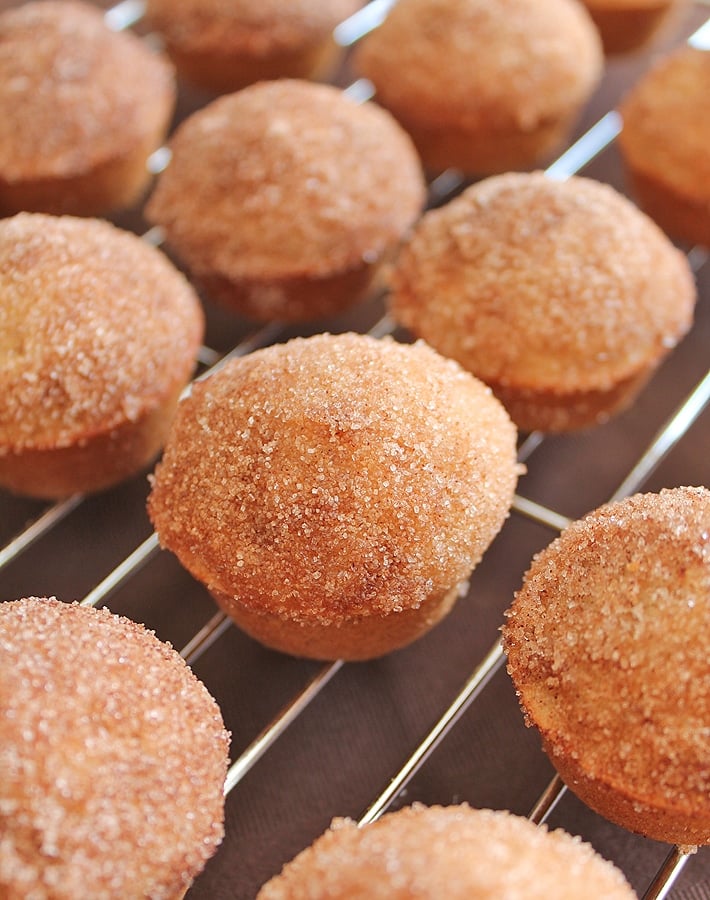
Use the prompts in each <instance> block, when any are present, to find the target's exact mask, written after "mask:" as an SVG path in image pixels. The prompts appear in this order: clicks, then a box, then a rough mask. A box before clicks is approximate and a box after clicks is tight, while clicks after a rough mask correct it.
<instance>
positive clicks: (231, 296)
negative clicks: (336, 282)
mask: <svg viewBox="0 0 710 900" xmlns="http://www.w3.org/2000/svg"><path fill="white" fill-rule="evenodd" d="M171 149H172V152H173V156H172V160H171V162H170V165H169V166H168V168H167V169H166V170H165V171H164V172H163V173H162V175H161V176H160V177H159V179H158V183H157V185H156V189H155V191H154V193H153V195H152V197H151V198H150V201H149V203H148V206H147V215H148V217H149V218H150V220H151V221H152V222H154V223H155V224H158V225H161V226H162V227H163V228H164V229H165V231H166V234H167V240H168V243H169V244H170V245H171V246H172V247H173V248H174V249H175V251H176V252H177V254H178V255H179V256H180V257H181V258H182V260H183V261H184V262H185V263H186V264H187V265H188V266H189V267H190V269H191V270H192V271H193V273H194V275H195V276H196V277H197V278H198V280H202V281H205V280H207V281H208V282H209V281H210V279H213V280H214V279H221V280H222V281H223V282H224V283H225V293H226V294H227V295H228V296H227V299H226V300H225V302H231V303H233V305H234V306H235V307H236V308H237V309H240V310H241V311H245V312H246V313H247V314H249V315H253V316H255V317H260V318H281V317H283V318H304V317H309V316H310V317H313V316H314V315H316V316H317V315H321V314H323V309H322V305H321V303H320V297H319V291H320V290H321V289H322V287H323V283H324V282H325V283H327V280H328V279H329V278H331V277H334V276H341V275H343V274H346V273H348V272H351V271H354V270H358V269H359V268H361V267H363V266H364V267H368V266H373V265H376V264H377V263H379V262H380V261H382V259H383V258H384V257H386V256H387V255H388V253H391V252H392V251H393V250H394V248H395V247H396V246H397V245H398V243H399V241H400V239H401V238H402V236H403V234H404V233H405V232H406V231H407V229H408V228H409V227H410V225H411V224H412V223H413V222H414V220H415V219H416V218H417V216H418V215H419V212H420V210H421V208H422V206H423V204H424V199H425V191H424V181H423V176H422V173H421V167H420V165H419V161H418V159H417V156H416V153H415V152H414V149H413V148H412V146H411V142H410V140H409V138H408V137H407V136H406V135H405V134H404V132H403V131H402V130H401V128H400V127H399V126H398V125H397V123H396V122H395V121H394V120H393V119H392V118H391V116H390V115H389V114H388V113H386V112H385V111H384V110H381V109H378V108H377V107H376V106H375V105H374V104H368V103H366V104H358V103H355V102H354V101H352V100H350V99H349V98H348V97H347V96H346V95H345V94H343V93H342V91H340V90H338V89H337V88H334V87H331V86H327V85H316V84H311V83H308V82H304V81H296V80H282V81H276V82H268V83H267V82H262V83H260V84H256V85H253V86H252V87H249V88H246V89H245V90H243V91H240V92H238V93H236V94H230V95H228V96H226V97H221V98H219V99H218V100H216V101H213V102H212V103H210V104H209V105H208V106H207V107H205V108H204V109H202V110H200V111H199V112H197V113H194V114H193V115H192V116H190V117H189V118H188V119H187V120H186V121H185V122H184V123H183V124H182V125H181V126H180V128H178V130H177V132H176V134H175V135H174V137H173V139H172V141H171ZM299 285H300V287H301V288H302V289H303V293H304V295H305V296H304V298H303V303H302V304H300V301H297V300H295V298H294V297H293V291H294V288H295V287H298V286H299ZM309 292H310V295H311V298H310V299H309ZM355 299H357V298H356V297H352V296H347V295H346V294H345V293H342V295H338V296H335V297H334V298H333V300H332V301H331V302H332V305H334V306H335V307H336V308H342V307H344V306H345V305H347V304H348V303H350V302H353V301H354V300H355ZM293 302H295V303H296V305H295V306H294V307H293V308H292V303H293Z"/></svg>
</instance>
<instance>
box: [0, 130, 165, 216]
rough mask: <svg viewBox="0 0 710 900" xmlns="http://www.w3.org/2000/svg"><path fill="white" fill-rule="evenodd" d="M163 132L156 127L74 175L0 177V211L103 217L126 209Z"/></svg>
mask: <svg viewBox="0 0 710 900" xmlns="http://www.w3.org/2000/svg"><path fill="white" fill-rule="evenodd" d="M163 134H164V128H162V127H161V128H158V129H156V130H155V131H154V132H153V133H152V134H151V135H150V136H149V137H147V138H146V139H145V140H144V141H142V142H141V143H140V144H139V145H137V146H136V147H134V148H133V149H132V150H131V151H130V152H128V153H125V154H121V155H119V156H115V157H112V158H111V159H108V160H105V161H104V162H102V163H100V164H99V165H97V166H94V167H92V168H89V169H87V170H86V171H84V172H77V173H76V174H74V175H69V176H66V177H56V178H31V179H26V180H22V181H5V180H4V179H2V178H0V210H2V212H3V214H4V215H14V214H15V213H18V212H22V211H25V212H44V213H51V214H53V215H74V216H103V215H106V214H107V213H109V212H112V211H117V210H120V209H126V208H128V207H130V206H132V205H133V204H134V203H136V202H138V200H139V199H140V198H141V196H142V195H143V193H144V192H145V190H146V189H147V187H148V184H149V181H150V179H151V174H150V172H149V171H148V168H147V160H148V157H149V156H150V154H151V153H153V151H154V150H155V149H156V147H158V146H159V144H160V142H161V140H162V138H163Z"/></svg>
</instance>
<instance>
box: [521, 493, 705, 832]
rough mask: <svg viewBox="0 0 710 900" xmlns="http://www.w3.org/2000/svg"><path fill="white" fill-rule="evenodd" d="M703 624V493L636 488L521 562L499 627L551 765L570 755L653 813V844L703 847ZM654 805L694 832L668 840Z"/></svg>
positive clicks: (595, 776)
mask: <svg viewBox="0 0 710 900" xmlns="http://www.w3.org/2000/svg"><path fill="white" fill-rule="evenodd" d="M708 629H710V491H708V490H707V489H706V488H701V487H697V488H691V487H685V488H673V489H666V490H663V491H661V492H660V493H659V494H655V493H648V494H637V495H635V496H633V497H630V498H628V499H626V500H622V501H619V502H617V503H612V504H609V505H606V506H602V507H601V508H599V509H597V510H595V511H594V512H592V513H590V514H589V515H588V516H587V517H585V518H584V519H581V520H580V521H578V522H575V523H573V524H572V525H570V526H569V527H568V528H567V529H565V531H564V532H563V533H562V534H561V535H560V537H559V538H557V539H556V540H555V541H553V542H552V543H551V544H550V546H549V547H547V548H546V549H545V550H543V551H542V552H541V553H540V554H539V555H538V556H536V557H535V559H534V560H533V562H532V565H531V567H530V569H529V571H528V572H527V574H526V576H525V579H524V583H523V586H522V588H521V589H520V591H519V592H518V594H517V596H516V598H515V601H514V603H513V605H512V608H511V609H510V611H509V612H508V619H507V624H506V626H505V628H504V641H505V647H506V651H507V654H508V664H509V671H510V673H511V675H512V677H513V681H514V682H515V684H516V686H517V688H518V692H519V696H520V699H521V704H522V706H523V710H524V711H525V713H526V715H527V717H528V719H529V721H530V723H532V724H534V725H536V726H537V727H538V728H539V729H540V730H541V732H542V733H543V736H544V738H545V740H546V742H547V745H548V747H549V749H550V750H551V752H552V755H553V760H554V758H555V757H561V756H565V755H569V754H571V755H572V756H573V757H574V760H575V765H576V766H577V767H578V768H579V769H580V770H581V771H583V772H584V773H585V774H586V775H588V776H589V777H590V778H593V779H596V780H598V781H601V782H603V783H604V784H605V785H606V786H608V788H609V790H610V791H616V792H618V793H619V795H621V796H623V797H625V798H629V801H630V802H632V803H636V804H638V808H639V809H641V804H645V805H646V806H647V807H648V808H649V809H652V810H655V813H653V814H649V817H648V822H647V827H645V828H644V830H645V832H646V833H649V834H650V835H651V836H653V837H655V838H656V839H658V840H668V841H670V842H677V843H707V842H709V841H710V815H708V805H707V799H708V796H709V795H710V769H709V768H708V765H707V747H708V743H707V735H708V728H710V677H709V676H710V669H709V667H708V653H707V641H706V637H707V634H708ZM571 787H572V788H573V789H574V785H571ZM665 810H670V811H674V812H675V814H677V815H678V816H679V817H680V816H683V815H687V817H688V820H689V821H695V822H696V823H697V822H698V821H700V820H703V819H704V829H703V826H702V825H701V826H700V827H699V830H698V828H697V827H696V830H695V832H694V833H693V839H692V840H685V841H683V840H680V839H679V837H678V836H677V834H672V835H666V834H664V819H663V813H664V811H665ZM598 811H600V812H602V813H603V814H606V815H607V816H608V817H609V818H613V810H612V811H611V812H610V810H608V809H606V808H605V809H599V810H598ZM654 818H655V819H656V820H657V821H656V822H654ZM639 830H641V829H640V828H639ZM703 833H704V837H703Z"/></svg>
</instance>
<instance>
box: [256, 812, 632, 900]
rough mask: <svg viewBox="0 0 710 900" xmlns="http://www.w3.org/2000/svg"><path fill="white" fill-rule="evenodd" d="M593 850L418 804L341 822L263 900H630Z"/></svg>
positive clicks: (486, 815)
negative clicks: (359, 821)
mask: <svg viewBox="0 0 710 900" xmlns="http://www.w3.org/2000/svg"><path fill="white" fill-rule="evenodd" d="M634 896H635V895H634V893H633V891H632V890H631V888H630V887H629V885H628V884H627V882H626V880H625V879H624V876H623V875H622V874H621V872H620V871H619V870H618V869H616V868H615V867H614V866H613V865H612V864H611V863H609V862H607V861H606V860H604V859H602V857H601V856H599V855H598V854H597V853H595V851H594V850H593V849H592V847H591V846H590V845H589V844H586V843H583V842H582V841H581V840H579V839H578V838H575V837H572V836H571V835H569V834H567V833H566V832H564V831H562V830H557V831H548V830H547V829H546V828H545V827H544V826H536V825H533V824H532V823H531V822H529V821H528V820H527V819H523V818H522V817H520V816H514V815H512V814H510V813H508V812H502V811H501V812H498V811H492V810H487V809H472V808H471V807H469V806H467V805H466V804H461V805H459V806H450V807H443V806H432V807H425V806H422V805H421V804H415V805H413V806H410V807H404V808H403V809H400V810H398V811H397V812H395V813H389V814H387V815H385V816H383V817H382V818H381V819H379V820H378V821H376V822H374V823H372V824H369V825H364V826H363V827H362V828H358V827H357V826H356V825H355V823H354V822H352V821H350V820H347V819H336V820H334V822H333V823H332V825H331V827H330V829H329V830H328V831H326V832H325V834H323V835H322V836H321V837H319V838H318V839H317V840H316V841H315V842H314V843H313V844H312V845H311V847H309V848H308V849H306V850H304V851H303V852H302V853H300V854H299V855H298V856H297V857H296V858H295V859H294V860H292V861H291V862H289V863H287V864H286V866H284V868H283V870H282V872H281V874H280V875H277V876H275V877H274V878H273V879H271V881H269V882H268V883H267V884H266V885H264V887H263V888H262V889H261V891H260V892H259V894H258V900H326V898H328V900H346V898H347V900H356V898H362V900H364V898H370V897H372V898H379V897H381V898H387V900H415V898H418V900H438V898H440V897H447V898H452V900H469V898H472V897H475V898H476V900H498V898H501V897H505V898H506V900H571V898H574V900H597V898H599V897H605V898H608V900H632V898H633V897H634Z"/></svg>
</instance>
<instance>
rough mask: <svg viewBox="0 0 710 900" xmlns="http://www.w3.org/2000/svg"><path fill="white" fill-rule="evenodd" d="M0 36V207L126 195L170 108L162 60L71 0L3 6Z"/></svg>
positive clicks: (92, 210)
mask: <svg viewBox="0 0 710 900" xmlns="http://www.w3.org/2000/svg"><path fill="white" fill-rule="evenodd" d="M0 34H2V40H1V41H0V213H2V214H4V215H11V214H14V213H16V212H20V211H23V210H26V211H30V212H48V213H57V214H59V213H70V214H72V215H85V216H92V215H106V214H108V213H109V212H112V211H116V210H119V209H123V208H126V207H129V206H131V205H132V204H133V203H135V202H136V201H137V200H138V199H139V197H140V196H141V194H142V192H143V191H144V189H145V188H146V186H147V184H148V181H149V179H150V174H149V171H148V169H147V165H146V163H147V159H148V157H149V156H150V154H151V153H152V152H153V151H154V150H155V149H157V147H158V146H160V144H161V143H162V142H163V140H164V138H165V134H166V132H167V129H168V126H169V124H170V120H171V118H172V114H173V109H174V105H175V83H174V72H173V67H172V65H171V64H170V63H169V61H168V60H167V59H166V58H163V57H162V56H160V55H159V54H157V53H155V52H153V51H152V50H151V49H149V47H148V46H147V44H146V43H145V42H144V41H143V40H141V39H140V38H138V37H136V36H135V35H132V34H128V33H119V32H115V31H111V30H110V29H109V28H108V27H107V26H106V24H105V22H104V17H103V14H102V13H101V12H100V11H99V10H98V9H96V7H94V6H91V5H89V4H85V3H80V2H76V0H39V2H33V3H26V4H24V5H22V6H19V7H17V8H15V9H11V10H7V11H5V12H3V13H2V14H0Z"/></svg>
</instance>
